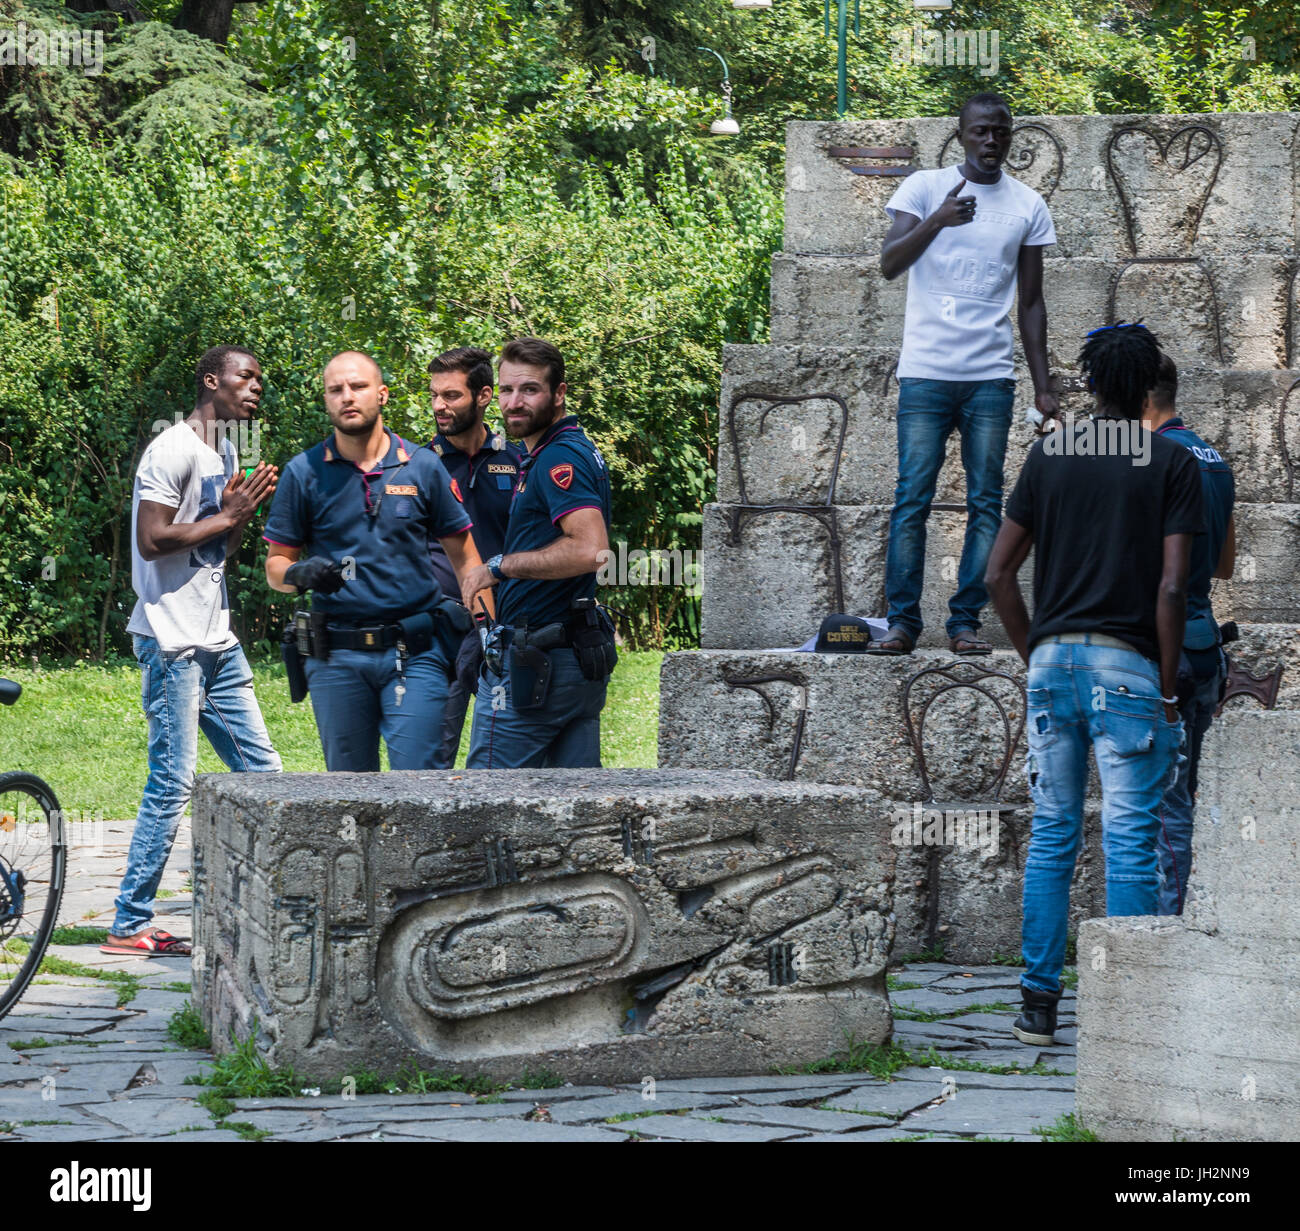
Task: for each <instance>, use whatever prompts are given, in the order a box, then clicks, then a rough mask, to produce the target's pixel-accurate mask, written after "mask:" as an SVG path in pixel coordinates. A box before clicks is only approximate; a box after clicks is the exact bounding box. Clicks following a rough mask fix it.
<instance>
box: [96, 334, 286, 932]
mask: <svg viewBox="0 0 1300 1231" xmlns="http://www.w3.org/2000/svg"><path fill="white" fill-rule="evenodd" d="M195 377H196V382H197V384H198V402H197V404H196V405H195V407H194V411H193V413H192V414H191V415H190V417H189V418H188V419H186V420H185V421H184V422H182V423H177V424H175V425H174V426H172V427H170V428H168V429H167V430H166V431H164V432H162V433H161V434H160V435H158V436H157V437H155V439H154V440H153V442H152V443H151V444H150V445H149V447H148V448H147V449H146V450H145V453H144V456H143V457H142V458H141V459H140V465H139V468H138V469H137V470H136V475H135V492H134V496H133V499H132V505H131V584H132V585H133V586H134V588H135V592H136V595H137V602H136V605H135V610H134V611H133V612H132V613H131V619H130V622H129V623H128V624H127V631H128V632H130V633H131V634H132V635H133V640H134V644H135V656H136V658H137V659H138V660H139V662H140V668H141V672H142V675H143V685H142V689H141V695H142V699H143V703H144V709H145V714H146V716H147V717H148V719H149V779H148V781H147V782H146V784H145V788H144V798H143V800H142V801H141V804H140V812H139V814H138V816H137V817H136V823H135V831H134V833H133V834H132V836H131V849H130V852H129V854H128V855H127V861H126V874H125V875H124V876H123V877H122V886H121V889H120V891H119V893H118V896H117V899H116V902H115V905H116V907H117V914H116V917H115V918H114V920H113V926H112V928H111V929H110V931H109V936H108V940H107V942H106V943H105V944H103V945H101V946H100V948H101V949H103V950H104V952H106V953H121V952H125V953H133V954H135V955H136V956H142V957H164V956H177V957H185V956H188V955H189V953H190V944H189V942H188V941H187V940H183V939H181V938H179V937H176V936H172V935H170V934H169V933H167V932H164V931H163V930H162V929H160V928H156V927H151V926H150V920H151V919H152V918H153V903H154V898H155V896H156V895H157V892H158V882H159V880H160V879H161V878H162V873H163V868H164V866H165V865H166V863H167V857H168V855H170V854H171V849H172V843H173V841H174V840H175V837H176V830H177V828H178V827H179V826H180V820H181V815H182V813H183V812H184V811H185V805H186V804H187V803H188V802H189V798H190V792H191V790H192V788H193V785H194V766H195V763H196V761H197V759H198V743H199V731H200V730H202V731H203V733H204V734H205V735H206V736H207V737H208V740H209V742H210V743H211V744H212V747H213V748H214V749H215V750H216V752H217V755H218V756H220V757H221V759H222V760H223V761H224V762H225V763H226V764H227V765H228V766H229V767H230V768H231V769H232V770H240V771H258V770H278V769H280V758H279V756H277V755H276V752H275V749H274V748H272V747H271V741H270V738H269V737H268V736H267V733H266V724H265V723H264V722H263V721H262V714H261V711H260V710H259V709H258V706H257V699H256V698H255V697H254V696H253V673H252V671H251V670H250V668H249V666H248V660H247V659H246V658H245V657H244V652H243V650H242V649H240V646H239V641H238V639H237V638H236V637H235V634H234V633H233V632H232V631H231V629H230V603H229V601H228V599H227V597H226V557H227V556H228V555H230V554H231V553H233V552H234V551H235V550H236V549H237V548H238V546H239V540H240V538H241V536H242V535H243V532H244V527H245V526H247V525H248V523H249V522H250V521H251V520H252V519H253V515H254V514H255V513H256V512H257V508H258V506H259V505H260V504H262V503H263V502H265V501H268V500H270V498H271V495H272V493H273V492H274V491H275V483H276V474H277V472H276V468H275V467H274V466H267V465H265V464H264V463H262V462H259V463H258V465H257V467H256V469H255V470H253V471H252V473H251V474H249V475H247V476H245V474H244V473H243V472H242V471H241V470H240V469H239V458H238V456H237V455H236V452H235V446H234V443H233V442H232V441H231V439H230V436H231V434H232V433H231V431H230V429H231V427H232V426H235V425H237V424H239V423H241V422H247V421H249V420H250V419H252V418H253V417H254V416H255V415H256V414H257V407H258V404H259V403H260V401H261V398H262V369H261V367H260V365H259V364H258V362H257V359H256V357H255V356H254V355H253V354H252V353H251V352H249V351H247V350H244V349H242V348H239V347H233V346H217V347H213V348H212V349H211V350H209V351H208V352H207V353H206V354H204V356H203V357H202V358H201V359H200V360H199V365H198V371H197V372H196V374H195Z"/></svg>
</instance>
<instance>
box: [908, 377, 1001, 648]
mask: <svg viewBox="0 0 1300 1231" xmlns="http://www.w3.org/2000/svg"><path fill="white" fill-rule="evenodd" d="M1015 389H1016V382H1015V381H1014V380H1011V379H1010V378H1006V379H1001V380H977V381H955V380H919V379H916V378H914V377H910V376H905V377H902V378H901V379H900V380H899V382H898V485H897V486H896V487H895V489H894V511H893V513H892V514H890V518H889V552H888V555H887V557H886V560H885V598H886V600H887V602H888V604H889V623H890V627H893V626H894V625H898V626H899V627H901V628H905V629H906V630H907V632H908V633H909V634H910V636H911V637H912V639H913V640H915V639H916V638H917V637H919V636H920V635H921V628H922V623H921V586H922V582H923V580H924V576H925V523H926V521H927V519H928V518H929V516H930V503H931V501H932V500H933V499H934V489H935V486H936V484H937V483H938V479H939V470H940V468H941V467H942V466H943V456H944V447H945V446H946V444H947V443H948V437H949V436H950V435H951V434H952V430H953V428H956V429H957V431H958V432H960V433H961V461H962V466H963V467H964V468H965V471H966V541H965V542H964V543H963V545H962V551H961V563H960V565H959V566H958V569H957V592H956V593H955V594H954V595H953V596H952V599H951V601H950V602H949V603H948V610H949V612H950V613H951V614H950V615H949V617H948V624H947V631H948V635H949V636H950V637H951V636H952V635H953V634H954V633H956V632H957V631H958V630H960V629H965V628H971V629H978V628H979V627H980V612H981V611H983V609H984V607H985V605H986V604H987V603H988V601H989V594H988V590H987V589H986V588H985V586H984V570H985V568H986V566H987V565H988V558H989V552H990V551H992V550H993V540H994V539H995V538H997V534H998V527H999V526H1000V525H1001V523H1002V464H1003V461H1004V460H1005V458H1006V453H1007V433H1008V432H1009V431H1010V429H1011V406H1012V402H1013V400H1014V396H1015Z"/></svg>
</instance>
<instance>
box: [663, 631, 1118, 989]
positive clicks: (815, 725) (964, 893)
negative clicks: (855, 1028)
mask: <svg viewBox="0 0 1300 1231" xmlns="http://www.w3.org/2000/svg"><path fill="white" fill-rule="evenodd" d="M982 662H983V663H984V664H986V665H988V666H990V667H992V668H994V669H995V670H998V671H1001V672H1005V673H1007V674H1008V675H1010V676H1011V677H1012V679H1011V680H1001V679H998V678H996V677H994V678H993V679H991V680H988V681H985V684H986V686H987V687H988V689H989V692H990V694H991V695H988V696H986V695H983V694H981V693H978V692H975V691H973V690H971V689H953V690H952V691H949V692H946V693H944V694H943V695H942V696H941V697H939V698H938V699H937V700H935V701H934V702H933V704H932V706H931V707H930V708H929V710H928V711H927V713H926V716H925V721H924V726H923V727H921V724H920V718H919V712H918V711H919V708H920V704H921V702H922V701H923V700H924V697H925V693H926V685H925V684H923V683H918V684H917V685H916V686H914V688H913V691H912V694H911V696H910V704H911V707H912V710H913V713H914V715H916V717H915V719H914V721H915V722H916V724H917V727H918V729H919V730H920V736H921V739H922V748H923V749H924V750H925V753H926V769H927V779H928V781H929V787H930V791H929V793H928V797H929V798H931V799H933V800H937V801H939V802H940V804H942V805H943V806H944V810H945V816H944V826H945V828H944V830H943V834H942V839H941V840H940V841H937V842H936V841H933V839H934V838H935V837H936V836H937V834H938V831H937V830H933V829H931V830H927V829H926V828H925V827H926V825H927V824H930V823H931V821H930V818H929V816H928V814H927V813H926V805H925V802H924V801H925V800H926V799H927V790H926V787H925V785H924V782H923V779H922V777H921V767H920V761H919V759H918V757H917V755H916V752H915V750H914V748H913V745H912V743H911V740H910V738H909V735H908V728H907V725H906V722H905V720H904V714H903V698H904V692H905V689H906V687H907V681H908V679H909V678H910V677H911V676H913V675H914V674H915V673H917V672H919V671H921V670H922V669H923V668H927V667H936V666H952V665H958V672H959V674H963V675H964V674H970V675H973V674H974V671H975V668H973V667H971V666H970V664H969V663H966V664H964V665H962V664H960V660H957V659H954V658H953V657H952V656H951V655H948V654H938V653H934V652H930V651H918V652H917V653H916V654H914V655H912V656H910V657H906V658H876V657H872V656H868V655H859V654H775V653H754V652H745V653H740V652H736V651H698V652H694V653H683V654H668V655H665V657H664V663H663V667H662V668H661V673H660V724H659V762H660V764H661V765H664V766H682V767H685V766H690V767H693V768H696V767H698V768H710V769H728V768H733V767H740V766H743V767H745V768H748V769H752V770H756V771H758V772H760V773H764V774H769V775H771V776H772V777H773V778H778V779H779V778H788V777H789V776H790V775H791V772H792V769H793V775H794V778H795V779H796V780H805V779H806V780H808V781H814V782H844V783H851V784H854V785H859V786H863V787H866V788H868V789H870V790H871V791H872V792H873V793H874V794H875V795H876V796H877V797H878V798H879V800H880V804H879V807H880V808H881V809H882V811H883V813H884V814H885V815H886V816H887V817H888V818H890V821H891V825H890V828H891V837H893V836H894V831H895V829H896V827H897V826H898V823H899V822H900V821H901V820H904V819H905V820H906V821H907V825H906V827H905V828H904V829H898V831H897V835H898V838H899V841H900V845H899V848H898V853H897V865H896V880H895V890H894V910H895V913H896V915H897V935H896V939H895V951H896V952H897V953H899V954H907V953H917V952H920V951H922V950H924V949H926V948H928V947H929V945H930V943H931V932H932V929H933V932H934V935H933V939H934V940H937V941H941V942H942V943H943V945H944V954H945V957H946V958H947V959H948V960H950V961H958V962H968V963H969V962H986V961H989V960H990V959H991V958H992V957H993V956H994V955H995V954H1004V955H1009V954H1014V953H1018V952H1019V951H1020V930H1021V885H1022V882H1023V869H1024V861H1025V858H1026V856H1027V854H1028V840H1029V829H1030V821H1031V813H1032V810H1031V807H1030V805H1029V802H1028V789H1027V786H1026V783H1025V778H1024V742H1023V738H1017V739H1016V740H1015V743H1014V746H1013V748H1012V749H1011V750H1010V752H1009V753H1008V751H1007V738H1006V735H1005V734H1004V731H1005V728H1004V727H1003V722H1002V717H1001V714H1000V713H999V710H998V703H1000V704H1001V705H1002V707H1003V710H1004V711H1005V713H1006V715H1007V719H1008V725H1009V728H1010V732H1011V734H1012V735H1013V736H1016V735H1017V734H1018V728H1019V724H1020V721H1021V718H1022V713H1023V710H1022V704H1023V702H1022V700H1021V697H1020V693H1019V690H1018V688H1017V687H1016V684H1015V683H1014V682H1013V680H1023V673H1024V668H1023V665H1022V664H1021V663H1020V660H1019V658H1018V657H1016V656H1015V655H1014V654H1011V653H997V654H994V655H992V656H990V657H989V658H987V659H984V660H982ZM774 677H775V678H774ZM927 678H934V677H927ZM755 680H757V681H760V682H758V683H753V684H751V685H749V686H746V681H755ZM938 682H939V683H942V682H943V680H942V678H940V679H939V681H938ZM995 698H996V700H995ZM1004 757H1007V768H1006V773H1005V777H1004V779H1003V785H1002V789H1001V792H1000V794H999V795H997V799H998V800H999V801H1000V802H1001V804H1003V805H1005V807H1002V808H999V809H996V810H994V809H993V808H991V807H990V804H991V803H992V801H994V799H995V791H996V785H997V777H998V774H999V771H1000V770H1001V768H1002V761H1003V758H1004ZM1089 797H1090V799H1091V800H1092V801H1093V802H1091V803H1090V804H1089V805H1088V808H1087V811H1086V815H1085V822H1084V835H1085V841H1084V849H1083V851H1082V852H1081V855H1080V859H1079V863H1078V866H1077V868H1076V870H1075V879H1074V882H1073V890H1072V906H1071V922H1072V925H1075V924H1077V923H1078V922H1079V921H1080V920H1082V919H1085V918H1088V917H1089V916H1091V915H1095V914H1102V913H1104V911H1105V861H1104V858H1103V856H1102V852H1101V845H1100V843H1101V835H1100V828H1101V827H1100V820H1099V815H1100V814H1099V806H1098V803H1097V802H1096V801H1097V800H1098V797H1099V791H1098V787H1097V782H1096V777H1095V770H1094V771H1092V772H1091V774H1090V785H1089ZM918 809H919V813H918V811H917V810H918ZM948 812H954V813H956V812H965V813H966V815H965V817H964V819H963V824H964V825H965V827H966V828H965V830H964V831H963V832H962V833H961V834H959V833H958V832H957V830H956V829H955V827H954V826H949V823H948V819H947V813H948ZM918 818H919V820H920V833H919V835H918V833H917V824H916V820H917V819H918ZM954 819H955V818H954ZM981 826H983V828H982V829H981V828H980V827H981ZM950 829H951V833H950V832H949V830H950ZM972 830H974V832H972ZM981 834H983V835H985V836H984V838H983V840H981ZM918 837H919V840H918ZM958 839H960V840H958ZM994 839H996V840H994ZM988 999H990V1000H991V999H996V997H993V996H990V997H988Z"/></svg>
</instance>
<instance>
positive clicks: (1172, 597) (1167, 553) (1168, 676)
mask: <svg viewBox="0 0 1300 1231" xmlns="http://www.w3.org/2000/svg"><path fill="white" fill-rule="evenodd" d="M1191 558H1192V536H1191V535H1190V534H1167V535H1165V539H1164V555H1163V559H1162V562H1161V573H1160V589H1159V590H1158V591H1157V592H1156V639H1157V641H1158V642H1159V645H1160V695H1161V696H1164V697H1173V696H1176V695H1177V693H1178V660H1179V658H1180V657H1181V656H1182V653H1183V632H1184V628H1185V625H1186V623H1187V570H1188V564H1189V561H1190V560H1191ZM1177 717H1178V709H1177V707H1176V706H1173V705H1169V704H1166V705H1165V718H1166V719H1168V720H1169V721H1170V722H1173V721H1174V719H1175V718H1177Z"/></svg>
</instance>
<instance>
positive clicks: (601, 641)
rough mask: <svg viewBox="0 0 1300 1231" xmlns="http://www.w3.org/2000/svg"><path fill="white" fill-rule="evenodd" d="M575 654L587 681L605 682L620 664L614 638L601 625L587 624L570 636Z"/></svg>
mask: <svg viewBox="0 0 1300 1231" xmlns="http://www.w3.org/2000/svg"><path fill="white" fill-rule="evenodd" d="M570 637H571V639H572V641H573V652H574V653H575V654H576V655H577V656H578V666H579V667H580V668H581V669H582V677H583V679H586V680H603V679H604V678H605V677H606V676H607V675H608V674H609V673H610V672H611V671H613V670H614V667H615V665H616V664H617V663H618V651H617V650H616V649H615V648H614V638H613V636H612V635H611V634H610V632H609V631H608V630H607V629H606V628H605V627H604V625H603V621H602V622H601V623H599V624H594V625H592V624H587V625H583V626H581V627H579V628H578V629H577V630H576V631H574V632H572V633H571V634H570Z"/></svg>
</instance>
